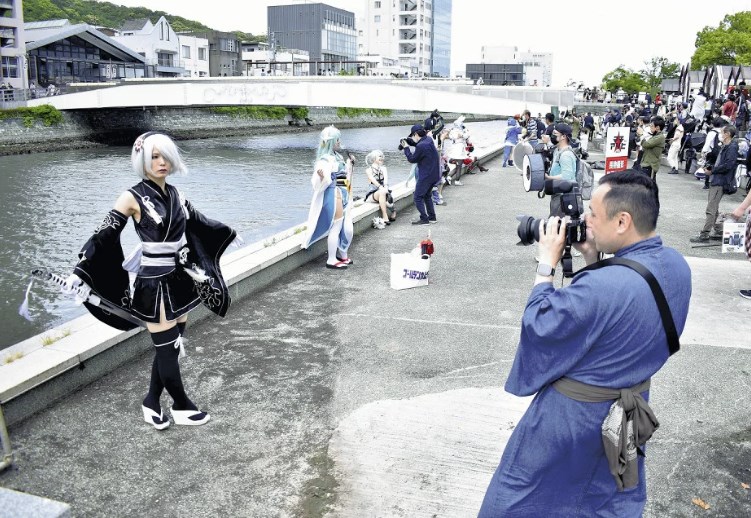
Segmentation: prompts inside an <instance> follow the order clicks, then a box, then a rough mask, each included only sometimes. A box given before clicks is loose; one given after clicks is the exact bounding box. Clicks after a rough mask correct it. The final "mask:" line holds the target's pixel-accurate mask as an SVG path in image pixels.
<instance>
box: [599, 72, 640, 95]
mask: <svg viewBox="0 0 751 518" xmlns="http://www.w3.org/2000/svg"><path fill="white" fill-rule="evenodd" d="M602 88H603V89H605V90H608V91H610V92H614V91H615V90H618V89H619V88H623V89H624V90H625V91H626V92H628V93H634V92H643V91H645V90H646V89H647V82H646V81H645V80H644V78H643V77H642V75H641V74H640V73H639V72H634V71H633V70H631V69H630V68H625V67H624V66H623V65H619V66H618V68H616V69H615V70H611V71H610V72H608V73H607V74H605V75H604V76H603V78H602Z"/></svg>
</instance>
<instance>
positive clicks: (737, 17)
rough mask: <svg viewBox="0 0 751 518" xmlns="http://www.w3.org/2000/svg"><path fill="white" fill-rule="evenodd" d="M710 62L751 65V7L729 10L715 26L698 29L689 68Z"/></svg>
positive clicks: (701, 66) (706, 64)
mask: <svg viewBox="0 0 751 518" xmlns="http://www.w3.org/2000/svg"><path fill="white" fill-rule="evenodd" d="M711 65H751V11H741V12H738V13H735V14H728V15H726V16H725V18H723V20H722V22H720V25H719V26H718V27H709V26H707V27H704V29H702V30H701V32H699V33H697V35H696V50H695V51H694V55H693V56H692V57H691V68H692V69H693V70H699V69H701V68H704V67H708V66H711Z"/></svg>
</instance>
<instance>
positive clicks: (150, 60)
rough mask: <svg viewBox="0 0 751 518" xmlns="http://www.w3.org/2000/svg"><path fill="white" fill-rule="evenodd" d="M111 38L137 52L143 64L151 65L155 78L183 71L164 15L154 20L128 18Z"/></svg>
mask: <svg viewBox="0 0 751 518" xmlns="http://www.w3.org/2000/svg"><path fill="white" fill-rule="evenodd" d="M113 39H114V40H115V41H117V42H119V43H121V44H122V45H125V46H126V47H128V48H131V49H133V50H135V51H136V52H138V53H139V54H141V55H142V56H143V57H144V58H145V59H146V64H147V65H153V66H154V67H155V70H156V77H182V75H183V74H184V73H185V68H184V67H183V66H182V62H181V60H180V42H179V41H178V38H177V34H176V33H175V31H174V29H172V26H171V25H170V23H169V22H168V21H167V19H166V18H165V17H164V16H162V17H161V18H159V20H157V22H156V23H151V20H149V19H147V18H142V19H139V20H128V21H126V22H125V23H124V24H123V26H122V27H120V30H119V34H118V35H117V36H114V37H113Z"/></svg>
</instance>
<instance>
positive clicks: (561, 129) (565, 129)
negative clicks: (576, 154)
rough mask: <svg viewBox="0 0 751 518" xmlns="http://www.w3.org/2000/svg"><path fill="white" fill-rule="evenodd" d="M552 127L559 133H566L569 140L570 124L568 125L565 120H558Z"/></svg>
mask: <svg viewBox="0 0 751 518" xmlns="http://www.w3.org/2000/svg"><path fill="white" fill-rule="evenodd" d="M553 129H554V130H555V131H557V132H558V133H560V134H561V135H566V138H568V141H569V142H571V126H569V125H568V124H566V123H565V122H559V123H558V124H556V125H555V127H554V128H553Z"/></svg>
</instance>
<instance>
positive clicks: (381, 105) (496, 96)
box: [28, 76, 574, 116]
mask: <svg viewBox="0 0 751 518" xmlns="http://www.w3.org/2000/svg"><path fill="white" fill-rule="evenodd" d="M80 87H81V88H86V89H85V90H83V91H77V92H72V93H67V94H65V95H57V96H53V97H44V98H41V99H33V100H30V101H29V102H28V105H29V106H39V105H42V104H51V105H53V106H54V107H55V108H57V109H59V110H86V109H107V108H111V109H116V108H142V107H152V106H158V107H179V106H185V107H196V106H233V105H238V106H242V105H264V106H269V105H271V106H274V105H276V106H308V107H313V106H336V107H346V108H375V109H390V110H415V111H421V112H428V113H429V112H431V111H432V110H434V109H435V108H438V109H439V110H441V111H444V112H456V113H467V114H482V115H497V116H504V115H505V116H507V115H513V114H515V113H521V112H522V111H523V110H525V109H527V110H530V111H531V112H532V113H533V114H537V113H547V112H549V111H551V107H552V106H561V107H573V105H574V92H573V90H554V89H550V88H539V87H516V86H475V85H473V84H472V83H471V82H469V81H464V80H462V81H457V80H433V79H425V80H391V79H388V80H387V79H377V78H372V77H346V76H336V77H242V78H234V77H233V78H226V77H225V78H220V77H210V78H189V79H185V80H183V79H172V78H171V79H135V80H126V81H124V82H123V83H119V84H116V85H110V86H104V87H101V86H100V85H93V84H92V85H88V84H87V85H86V86H83V85H81V86H80ZM75 88H78V87H77V86H75V85H71V87H70V89H71V90H72V89H75Z"/></svg>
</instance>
